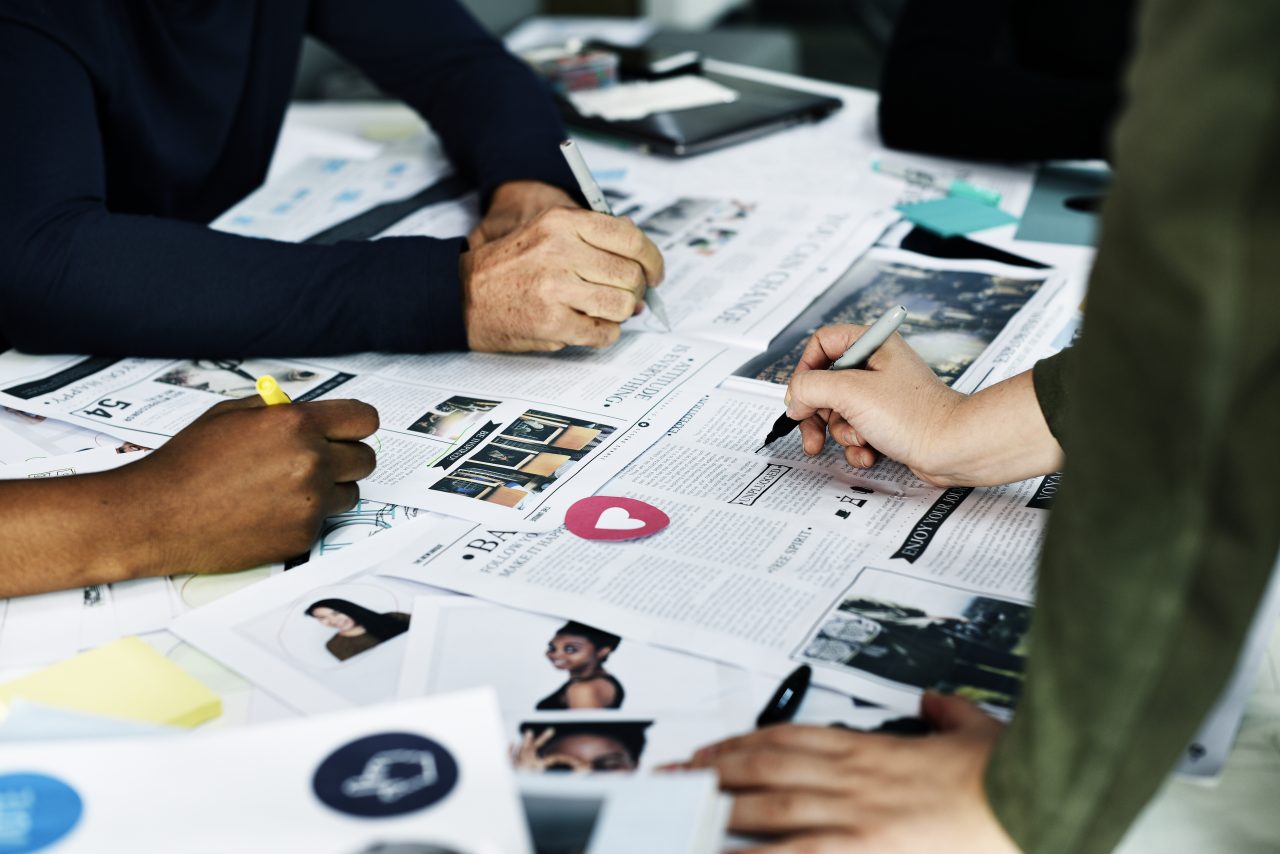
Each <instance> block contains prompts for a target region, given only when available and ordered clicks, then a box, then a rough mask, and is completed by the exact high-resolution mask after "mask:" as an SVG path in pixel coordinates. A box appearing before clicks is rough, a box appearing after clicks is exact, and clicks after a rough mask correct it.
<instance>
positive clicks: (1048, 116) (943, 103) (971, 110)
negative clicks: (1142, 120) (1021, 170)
mask: <svg viewBox="0 0 1280 854" xmlns="http://www.w3.org/2000/svg"><path fill="white" fill-rule="evenodd" d="M1134 6H1135V3H1134V0H1071V2H1070V3H1068V2H1064V0H1049V2H1046V0H976V2H967V3H957V2H955V0H909V2H908V3H907V4H906V7H905V8H904V9H903V11H902V15H901V16H900V18H899V19H898V25H897V30H896V31H895V33H894V37H893V44H892V45H891V46H890V48H889V54H888V56H887V57H886V59H885V64H884V70H883V75H882V80H881V83H880V134H881V136H882V138H883V139H884V142H885V144H886V145H888V146H890V147H892V148H902V149H909V150H912V151H924V152H929V153H931V154H941V155H946V156H950V157H974V158H980V159H993V160H1043V159H1051V158H1092V157H1104V156H1106V154H1107V143H1106V141H1107V133H1108V131H1109V129H1110V127H1111V123H1112V121H1113V120H1114V119H1115V117H1116V115H1117V114H1118V112H1119V110H1120V107H1121V103H1122V98H1121V76H1122V75H1121V70H1122V68H1123V66H1124V63H1125V61H1126V59H1127V57H1128V55H1129V52H1130V45H1131V42H1132V34H1131V29H1132V23H1131V20H1130V19H1131V18H1132V17H1133V10H1134Z"/></svg>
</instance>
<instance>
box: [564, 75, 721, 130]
mask: <svg viewBox="0 0 1280 854" xmlns="http://www.w3.org/2000/svg"><path fill="white" fill-rule="evenodd" d="M569 100H570V101H572V102H573V106H574V108H575V109H576V110H577V111H578V112H579V113H581V114H582V115H584V116H599V117H600V118H602V119H604V120H605V121H609V122H623V121H631V120H634V119H643V118H644V117H645V116H650V115H653V114H654V113H669V112H674V111H675V110H690V109H693V108H695V107H708V106H711V105H713V104H731V103H733V102H734V101H736V100H738V93H737V91H735V90H733V89H730V88H729V87H728V86H725V85H723V84H721V83H717V82H716V81H714V80H711V79H708V78H706V77H699V76H698V75H696V74H685V75H681V76H680V77H671V78H668V79H666V80H653V81H649V80H641V81H638V82H635V83H620V84H618V85H617V86H606V87H605V88H603V89H588V90H584V91H581V92H571V93H569Z"/></svg>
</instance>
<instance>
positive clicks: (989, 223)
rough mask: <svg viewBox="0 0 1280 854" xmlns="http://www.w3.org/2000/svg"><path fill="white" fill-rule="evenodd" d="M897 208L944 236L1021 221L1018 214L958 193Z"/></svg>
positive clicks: (921, 224) (917, 223) (916, 222)
mask: <svg viewBox="0 0 1280 854" xmlns="http://www.w3.org/2000/svg"><path fill="white" fill-rule="evenodd" d="M897 209H898V210H899V211H901V213H902V216H903V217H904V218H905V219H907V220H908V221H910V222H913V223H915V224H916V225H918V226H920V227H921V228H927V229H928V230H929V231H932V232H934V233H935V234H938V235H941V236H942V237H954V236H955V235H957V234H969V233H971V232H974V231H982V230H983V229H986V228H995V227H996V226H1000V225H1008V224H1009V223H1011V222H1017V221H1018V218H1017V217H1016V216H1013V215H1012V214H1008V213H1005V212H1004V211H1002V210H1000V209H999V208H993V207H991V206H990V205H984V204H982V203H981V202H975V201H973V200H972V199H965V198H959V197H956V196H948V197H946V198H943V199H931V200H929V201H926V202H913V203H911V204H908V205H898V208H897Z"/></svg>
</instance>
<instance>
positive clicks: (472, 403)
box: [409, 396, 502, 442]
mask: <svg viewBox="0 0 1280 854" xmlns="http://www.w3.org/2000/svg"><path fill="white" fill-rule="evenodd" d="M501 402H502V401H499V400H480V399H478V398H474V397H461V396H454V397H451V398H449V399H448V400H444V401H441V402H440V403H437V404H436V405H435V406H433V407H431V408H430V409H428V410H427V411H426V412H425V413H423V414H422V415H420V416H418V418H417V420H415V421H414V422H413V423H412V424H410V425H409V429H410V430H412V431H414V432H415V433H426V434H427V435H429V436H435V437H436V438H438V439H445V440H446V441H450V442H452V441H454V440H456V439H460V438H462V437H463V436H465V435H466V434H467V433H468V432H470V431H471V429H472V428H474V427H478V426H480V425H482V424H484V422H485V417H486V416H487V414H488V413H490V412H492V411H493V410H494V409H495V408H497V406H498V405H499V404H500V403H501Z"/></svg>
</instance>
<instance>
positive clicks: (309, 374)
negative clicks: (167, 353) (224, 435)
mask: <svg viewBox="0 0 1280 854" xmlns="http://www.w3.org/2000/svg"><path fill="white" fill-rule="evenodd" d="M263 374H270V375H271V376H273V377H275V379H276V382H277V383H279V384H280V388H281V390H283V391H284V393H285V394H287V395H289V397H290V398H292V399H293V400H297V399H298V398H299V397H301V396H302V395H304V394H306V393H307V392H308V391H311V390H312V389H313V388H315V387H316V386H318V385H320V384H321V383H323V382H325V381H327V380H330V379H332V378H333V377H334V376H336V375H335V374H321V373H320V372H318V371H312V370H308V369H305V368H296V367H288V366H286V365H282V364H280V363H279V362H268V361H260V360H256V359H254V360H245V359H195V360H192V361H190V362H184V363H182V364H181V365H178V366H177V367H174V368H171V369H170V370H168V371H166V372H165V373H163V374H161V375H160V376H158V377H156V379H155V381H156V382H158V383H164V384H165V385H172V386H179V387H181V388H189V389H191V390H193V391H207V392H209V393H210V394H217V395H221V396H222V397H249V396H251V395H254V394H257V393H258V377H260V376H262V375H263Z"/></svg>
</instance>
